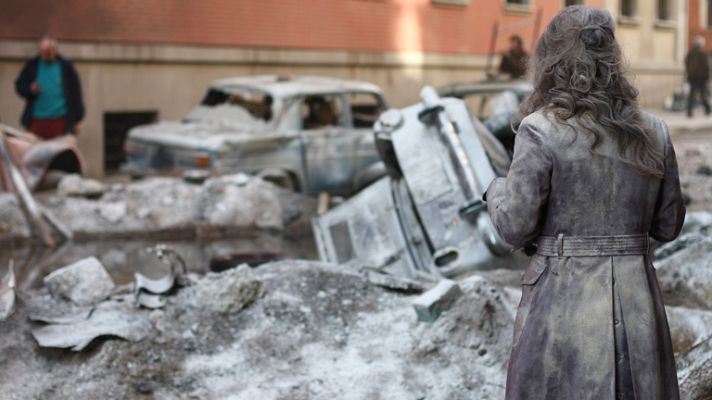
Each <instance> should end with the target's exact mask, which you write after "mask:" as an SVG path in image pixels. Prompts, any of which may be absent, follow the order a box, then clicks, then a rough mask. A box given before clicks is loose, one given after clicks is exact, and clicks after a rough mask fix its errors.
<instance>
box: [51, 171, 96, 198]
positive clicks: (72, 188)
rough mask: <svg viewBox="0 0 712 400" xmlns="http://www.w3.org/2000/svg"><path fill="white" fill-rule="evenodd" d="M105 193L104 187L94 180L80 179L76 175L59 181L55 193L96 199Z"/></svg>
mask: <svg viewBox="0 0 712 400" xmlns="http://www.w3.org/2000/svg"><path fill="white" fill-rule="evenodd" d="M105 191H106V186H105V185H104V184H103V183H101V182H99V181H97V180H94V179H87V178H82V177H81V176H79V175H77V174H71V175H67V176H65V177H63V178H62V180H61V181H59V185H57V193H58V194H60V195H62V196H71V197H88V198H98V197H101V195H102V194H104V192H105Z"/></svg>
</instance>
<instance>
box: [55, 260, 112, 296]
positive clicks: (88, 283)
mask: <svg viewBox="0 0 712 400" xmlns="http://www.w3.org/2000/svg"><path fill="white" fill-rule="evenodd" d="M44 284H45V286H47V289H49V292H50V294H52V297H55V298H59V299H64V300H69V301H71V302H73V303H75V304H78V305H90V304H95V303H97V302H99V301H102V300H104V299H106V298H107V297H109V295H111V293H112V292H113V290H114V288H115V285H114V281H113V280H112V279H111V276H110V275H109V273H108V272H106V269H104V266H103V265H102V264H101V262H99V260H97V259H96V257H88V258H84V259H82V260H79V261H77V262H75V263H74V264H71V265H68V266H66V267H64V268H61V269H58V270H56V271H54V272H52V273H51V274H49V275H47V276H46V277H45V278H44Z"/></svg>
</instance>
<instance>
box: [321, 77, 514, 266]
mask: <svg viewBox="0 0 712 400" xmlns="http://www.w3.org/2000/svg"><path fill="white" fill-rule="evenodd" d="M515 107H516V105H515ZM499 111H500V112H507V111H508V110H507V109H506V107H505V109H502V110H499ZM374 130H375V135H376V144H377V148H378V150H379V153H380V154H381V157H382V159H383V161H384V163H385V165H386V168H387V170H388V176H387V177H384V178H382V179H380V180H379V181H377V182H376V183H374V184H372V185H371V186H369V187H367V188H366V189H364V190H363V191H361V192H360V193H358V194H357V195H355V196H354V197H352V198H351V199H349V200H347V201H346V202H344V203H342V204H340V205H339V206H337V207H335V208H333V209H331V210H329V211H327V212H325V213H323V214H322V215H320V216H319V217H317V218H315V219H314V221H313V225H314V234H315V238H316V242H317V247H318V250H319V254H320V257H321V258H322V259H323V260H325V261H330V262H337V263H348V262H357V263H359V264H361V265H364V266H366V267H370V268H374V269H377V270H379V271H382V272H386V273H389V274H395V275H400V276H406V277H415V276H417V275H419V274H420V273H426V274H435V275H444V276H455V275H459V274H462V273H464V272H467V271H471V270H477V269H488V268H497V267H503V266H508V267H512V266H519V265H523V264H524V262H525V261H526V256H524V255H523V254H522V253H519V252H513V251H512V249H511V247H510V246H509V245H507V244H506V243H505V242H504V241H503V240H502V239H501V238H500V237H499V235H498V234H497V232H496V230H495V229H494V226H493V224H492V221H491V220H490V217H489V215H488V214H487V212H486V207H485V204H484V202H483V201H482V194H483V193H484V191H485V190H486V188H487V187H488V185H489V184H490V182H491V181H492V180H493V179H494V178H495V177H496V176H497V175H503V174H506V168H507V167H508V165H499V166H497V164H501V163H502V160H508V154H507V151H506V149H505V148H504V147H503V146H502V145H501V143H499V142H498V141H497V140H496V139H494V137H493V135H492V133H491V132H490V130H489V129H488V128H487V127H486V126H485V125H484V124H483V123H482V122H480V121H479V120H478V119H477V118H476V117H475V116H473V115H472V114H471V112H470V110H468V107H467V106H466V104H465V102H463V101H462V100H460V99H455V98H443V99H441V98H440V97H439V96H438V95H437V93H436V92H435V91H434V90H433V89H432V88H429V87H426V88H424V89H423V91H422V92H421V103H419V104H416V105H413V106H410V107H406V108H404V109H400V110H388V111H386V112H385V113H384V114H383V115H382V116H381V117H380V119H379V120H378V122H377V123H376V124H375V126H374Z"/></svg>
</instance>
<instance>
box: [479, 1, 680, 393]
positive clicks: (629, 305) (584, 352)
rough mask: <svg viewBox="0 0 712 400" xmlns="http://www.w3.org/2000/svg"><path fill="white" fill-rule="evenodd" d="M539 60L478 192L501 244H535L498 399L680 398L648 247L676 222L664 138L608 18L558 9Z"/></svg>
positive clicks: (673, 168) (676, 190)
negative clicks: (629, 75)
mask: <svg viewBox="0 0 712 400" xmlns="http://www.w3.org/2000/svg"><path fill="white" fill-rule="evenodd" d="M534 59H535V60H534V61H535V66H534V67H535V71H534V88H535V89H534V93H533V94H532V95H531V96H530V97H529V99H528V100H527V101H526V102H525V103H524V104H523V105H522V107H521V117H523V119H521V120H520V122H519V123H518V124H516V125H517V136H516V142H515V148H514V156H513V160H512V165H511V167H510V170H509V173H508V175H507V177H506V178H498V179H496V180H494V181H493V183H492V184H491V186H490V188H489V190H488V191H487V193H486V200H487V206H488V210H489V212H490V215H491V217H492V220H493V222H494V224H495V226H496V228H497V230H498V231H499V233H500V234H501V235H502V237H503V238H504V239H505V240H506V241H507V242H509V243H511V244H512V245H514V246H515V247H522V246H524V245H527V244H529V243H534V244H536V245H537V253H536V254H535V255H534V256H533V257H532V259H531V261H530V263H529V266H528V267H527V269H526V271H525V272H524V274H523V276H522V299H521V303H520V305H519V309H518V311H517V317H516V321H515V327H514V341H513V348H512V353H511V356H510V360H509V367H508V372H507V387H506V398H507V400H523V399H527V400H534V399H566V400H570V399H576V400H582V399H591V400H602V399H639V400H675V399H678V398H679V393H678V384H677V377H676V372H675V360H674V357H673V351H672V345H671V340H670V332H669V328H668V324H667V319H666V316H665V309H664V307H663V303H662V298H661V294H660V288H659V286H658V282H657V279H656V276H655V270H654V268H653V266H652V264H651V260H650V247H649V238H650V237H652V238H653V239H656V240H659V241H670V240H673V239H674V238H675V237H676V236H677V235H678V234H679V232H680V229H681V227H682V223H683V220H684V217H685V208H684V206H683V200H682V195H681V191H680V182H679V177H678V172H677V163H676V160H675V152H674V150H673V146H672V144H671V142H670V137H669V135H668V130H667V126H666V125H665V123H664V122H663V121H661V120H659V119H658V118H656V117H654V116H652V115H649V114H647V113H644V112H642V111H641V110H640V109H639V108H638V107H637V96H638V92H637V91H636V89H635V88H634V87H633V86H632V85H631V84H630V83H629V81H628V80H627V79H626V78H625V76H624V69H623V61H622V56H621V51H620V48H619V46H618V43H617V42H616V40H615V35H614V23H613V19H612V17H611V15H610V14H609V13H608V11H606V10H603V9H598V8H592V7H586V6H571V7H567V8H565V9H563V10H562V11H561V12H560V13H559V14H558V15H557V16H556V17H555V18H554V19H553V20H552V21H551V23H550V24H549V25H548V26H547V28H546V30H545V32H544V33H543V35H542V37H541V38H540V39H539V42H538V44H537V48H536V51H535V53H534Z"/></svg>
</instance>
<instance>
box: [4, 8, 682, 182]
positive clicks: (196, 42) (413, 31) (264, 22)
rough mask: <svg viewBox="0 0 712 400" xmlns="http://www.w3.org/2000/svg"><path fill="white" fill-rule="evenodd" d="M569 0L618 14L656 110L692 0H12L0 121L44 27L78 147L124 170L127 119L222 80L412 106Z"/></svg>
mask: <svg viewBox="0 0 712 400" xmlns="http://www.w3.org/2000/svg"><path fill="white" fill-rule="evenodd" d="M570 4H588V5H593V6H598V7H606V8H608V9H609V10H610V11H611V12H612V14H613V15H614V16H615V17H616V20H617V21H618V23H619V28H618V37H619V39H620V41H621V43H622V46H623V48H624V52H625V55H626V57H627V59H628V61H629V64H630V67H631V70H632V72H633V74H634V76H635V80H636V82H637V84H638V85H639V87H640V89H641V94H642V96H641V101H642V103H643V105H645V106H650V107H654V106H658V105H660V104H662V99H663V98H664V96H665V95H667V94H668V93H670V92H671V91H672V89H673V88H674V87H675V86H676V85H678V84H679V83H680V81H681V74H682V68H681V65H682V58H683V57H684V52H685V50H686V43H687V37H688V36H687V21H688V18H687V1H685V0H314V1H291V0H261V1H249V0H211V1H197V0H186V1H180V2H178V1H173V0H152V1H139V0H112V1H101V2H98V1H94V0H64V1H62V2H55V1H52V0H33V1H26V0H5V1H4V2H3V13H2V14H0V87H1V88H2V95H0V120H1V121H2V122H4V123H8V124H11V125H18V119H19V115H20V112H21V109H22V105H23V103H22V101H21V99H20V98H19V97H18V96H16V95H15V94H14V90H13V82H14V79H15V77H16V76H17V74H18V72H19V70H20V68H21V66H22V63H23V62H24V61H25V60H26V59H28V58H29V57H31V56H32V55H34V53H35V51H36V39H37V38H38V37H39V36H41V35H42V34H44V33H49V34H51V35H53V36H55V37H57V38H58V39H59V41H60V52H61V53H62V54H64V55H65V56H66V57H68V58H70V59H71V60H73V61H74V62H75V64H76V66H77V69H78V71H79V74H80V77H81V80H82V85H83V90H84V99H85V103H86V106H87V116H86V118H85V120H84V122H83V124H82V133H81V134H80V136H79V144H80V147H81V148H82V150H83V152H84V154H85V156H86V158H87V160H88V165H89V172H90V175H92V176H101V175H102V174H104V172H105V170H106V169H112V168H114V167H115V165H116V163H115V162H114V161H112V160H114V159H115V157H113V152H115V151H117V148H118V147H120V146H118V147H117V140H116V137H115V136H116V135H120V131H121V130H122V126H123V127H124V129H123V131H125V127H126V126H129V125H131V124H133V123H138V122H145V121H150V120H151V119H153V118H159V119H180V118H181V117H182V116H184V115H185V114H186V113H187V112H188V111H189V110H190V109H191V108H192V107H193V106H194V105H195V104H196V103H197V102H198V101H199V99H200V98H201V96H202V94H203V91H204V90H205V88H206V86H207V85H208V83H209V82H211V81H212V80H214V79H218V78H223V77H228V76H238V75H249V74H262V73H276V74H283V75H296V74H323V75H331V76H337V77H343V78H351V79H359V80H366V81H370V82H373V83H376V84H378V85H379V86H381V87H382V88H383V90H384V92H385V94H386V97H387V98H388V100H389V102H390V104H391V105H392V106H404V105H407V104H410V103H413V102H415V101H417V96H418V92H419V90H420V88H421V87H422V86H423V85H426V84H429V85H436V86H437V85H443V84H448V83H453V82H467V81H475V80H479V79H481V78H482V77H483V76H484V75H485V71H486V70H487V68H488V67H489V68H491V67H493V66H494V67H496V64H497V62H498V60H497V58H496V57H494V58H493V57H491V54H493V53H499V52H501V51H503V50H504V49H506V47H507V44H508V40H507V39H508V37H509V36H510V35H511V34H518V35H520V36H521V37H522V38H523V39H524V42H525V46H526V47H527V48H528V49H531V48H532V46H533V45H534V43H535V41H536V37H537V35H538V33H539V32H540V31H541V30H542V29H543V28H544V26H545V25H546V24H547V23H548V21H549V20H550V19H551V18H552V17H553V16H554V15H555V14H556V12H558V10H560V9H561V8H562V7H564V6H566V5H570ZM663 9H664V11H663ZM495 25H496V28H495ZM495 31H496V32H497V35H494V32H495ZM493 49H494V52H493V51H492V50H493ZM132 121H133V122H132ZM117 132H119V133H117ZM118 143H119V145H120V140H119V141H118Z"/></svg>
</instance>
